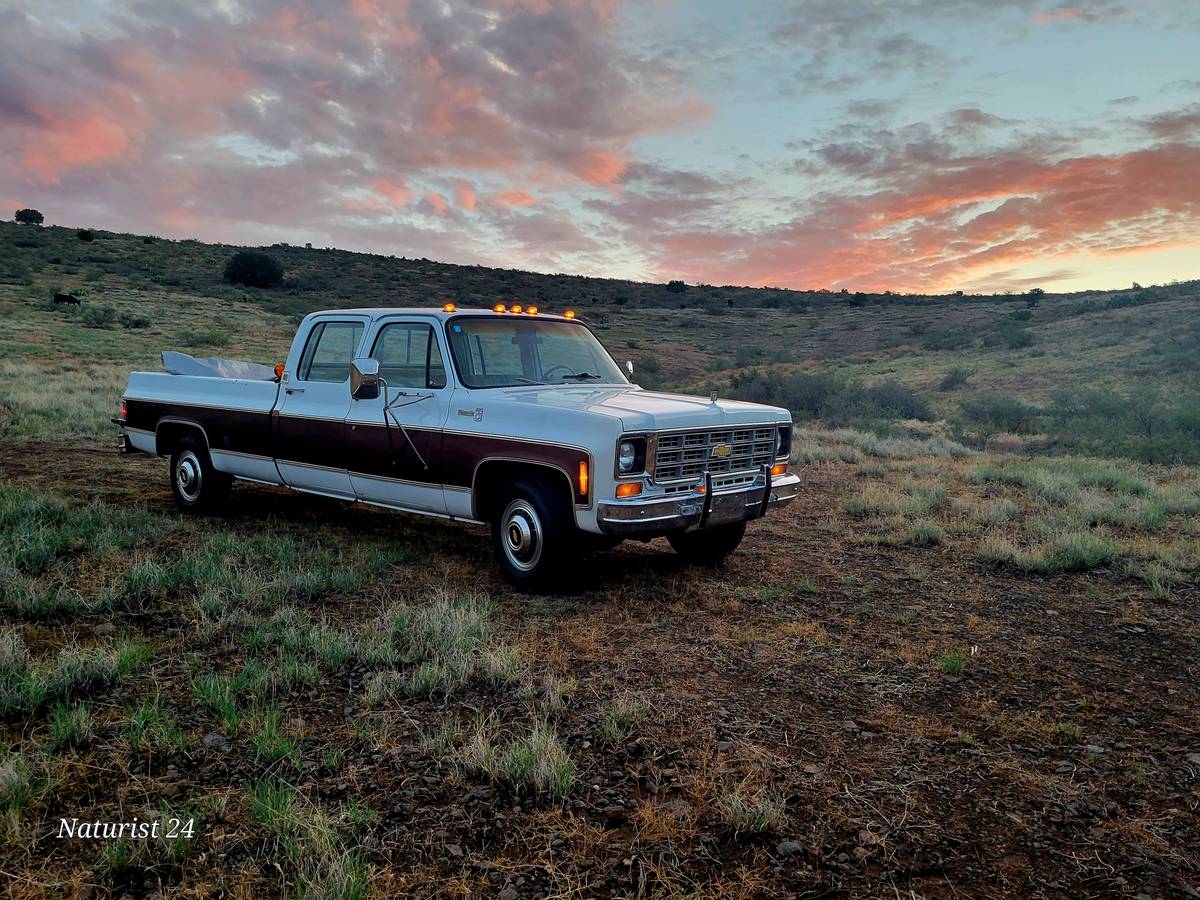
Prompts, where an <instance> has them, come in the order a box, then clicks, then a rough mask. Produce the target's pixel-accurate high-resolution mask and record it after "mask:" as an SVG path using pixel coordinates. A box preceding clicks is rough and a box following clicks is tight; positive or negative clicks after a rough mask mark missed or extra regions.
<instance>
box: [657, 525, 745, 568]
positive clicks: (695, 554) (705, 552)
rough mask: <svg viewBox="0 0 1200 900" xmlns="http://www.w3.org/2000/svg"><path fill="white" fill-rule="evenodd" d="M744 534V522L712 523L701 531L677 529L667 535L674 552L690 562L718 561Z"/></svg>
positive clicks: (735, 546) (711, 562)
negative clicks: (711, 525)
mask: <svg viewBox="0 0 1200 900" xmlns="http://www.w3.org/2000/svg"><path fill="white" fill-rule="evenodd" d="M745 534H746V523H745V522H732V523H730V524H728V525H714V526H713V527H712V528H705V529H704V530H703V531H677V532H676V533H675V534H669V535H667V540H668V541H670V542H671V547H672V548H674V550H675V552H676V553H678V554H679V555H680V556H682V557H683V558H684V559H686V560H687V561H688V562H690V563H706V564H708V565H712V564H715V563H719V562H720V561H721V560H723V559H724V558H725V557H726V556H728V555H729V554H730V553H732V552H733V551H734V550H736V549H737V548H738V544H740V543H741V542H742V538H743V537H744V536H745Z"/></svg>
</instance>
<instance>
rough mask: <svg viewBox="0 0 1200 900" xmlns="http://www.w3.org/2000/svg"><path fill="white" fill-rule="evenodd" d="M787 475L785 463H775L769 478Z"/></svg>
mask: <svg viewBox="0 0 1200 900" xmlns="http://www.w3.org/2000/svg"><path fill="white" fill-rule="evenodd" d="M786 474H787V463H775V465H773V466H771V477H772V478H775V477H776V476H778V475H786Z"/></svg>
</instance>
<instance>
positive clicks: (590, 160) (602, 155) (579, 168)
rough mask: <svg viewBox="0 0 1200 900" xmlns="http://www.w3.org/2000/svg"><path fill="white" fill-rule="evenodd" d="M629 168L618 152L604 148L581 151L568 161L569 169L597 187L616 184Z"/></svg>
mask: <svg viewBox="0 0 1200 900" xmlns="http://www.w3.org/2000/svg"><path fill="white" fill-rule="evenodd" d="M627 168H628V165H627V164H626V163H625V161H624V160H622V159H621V157H619V156H617V154H615V153H609V152H607V151H602V150H593V151H590V152H584V153H580V154H578V155H577V156H575V157H574V158H572V159H571V160H569V161H568V162H567V169H568V170H570V171H571V172H573V173H574V174H575V175H577V176H578V177H579V178H582V179H583V180H584V181H586V182H587V183H588V184H594V185H596V186H597V187H605V186H607V185H610V184H615V183H616V182H617V180H618V179H619V178H620V177H621V176H622V175H623V174H625V170H626V169H627Z"/></svg>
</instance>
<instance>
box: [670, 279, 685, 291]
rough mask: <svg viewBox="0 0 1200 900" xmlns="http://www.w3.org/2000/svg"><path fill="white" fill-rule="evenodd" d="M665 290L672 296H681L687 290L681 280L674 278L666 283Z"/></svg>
mask: <svg viewBox="0 0 1200 900" xmlns="http://www.w3.org/2000/svg"><path fill="white" fill-rule="evenodd" d="M667 290H668V291H670V292H671V293H672V294H682V293H683V292H684V291H686V290H687V285H686V284H684V283H683V280H682V279H679V278H676V279H673V280H672V281H668V282H667Z"/></svg>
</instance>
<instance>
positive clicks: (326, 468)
mask: <svg viewBox="0 0 1200 900" xmlns="http://www.w3.org/2000/svg"><path fill="white" fill-rule="evenodd" d="M275 464H276V465H277V466H298V467H299V468H301V469H320V470H321V471H322V472H345V471H346V470H345V469H338V468H335V467H334V466H318V465H317V464H316V463H306V462H297V461H296V460H294V459H279V458H276V460H275ZM297 490H301V488H297ZM313 493H320V492H319V491H313Z"/></svg>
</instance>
